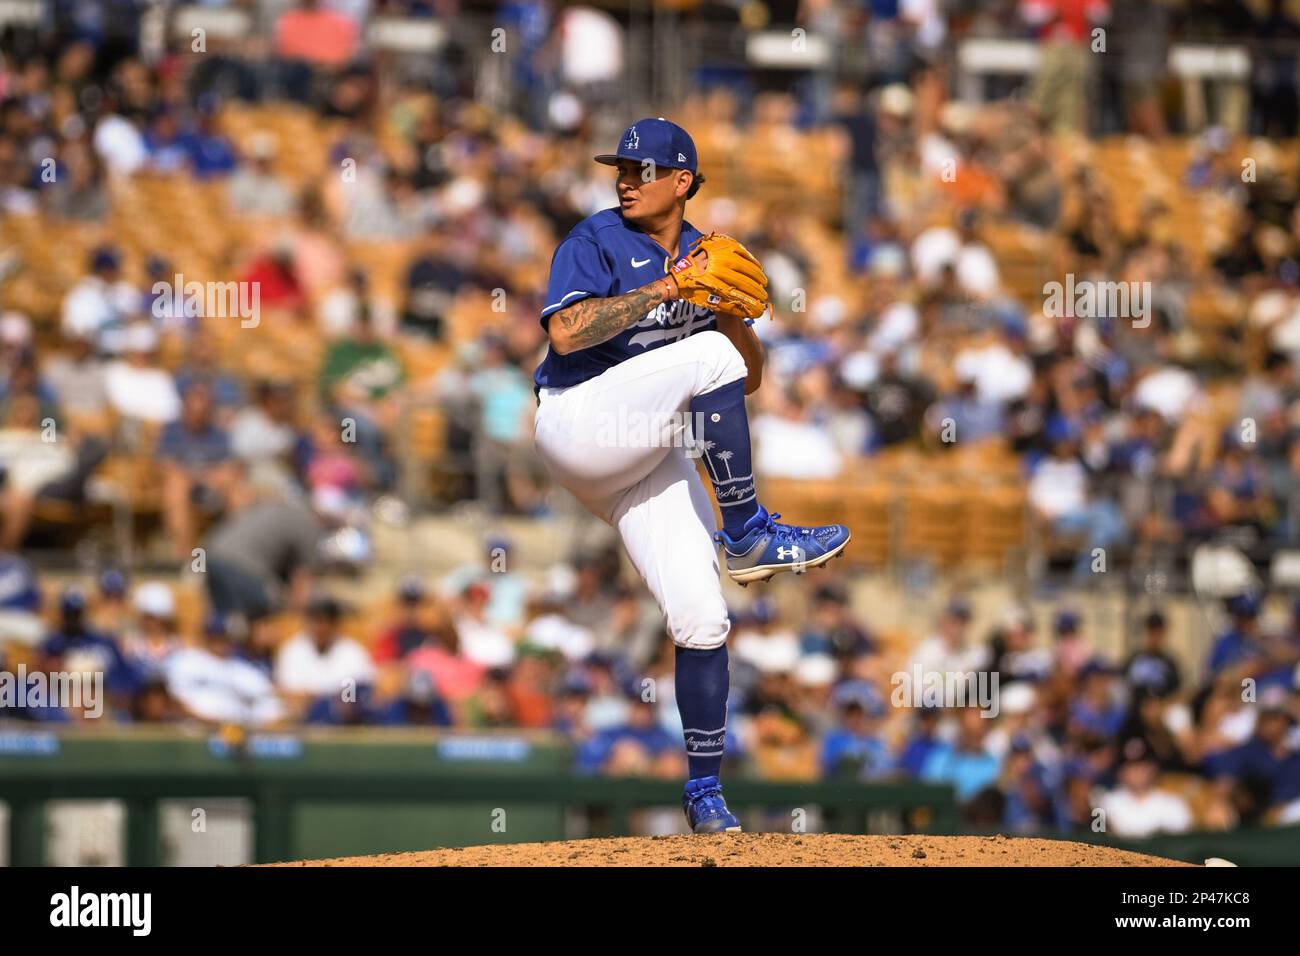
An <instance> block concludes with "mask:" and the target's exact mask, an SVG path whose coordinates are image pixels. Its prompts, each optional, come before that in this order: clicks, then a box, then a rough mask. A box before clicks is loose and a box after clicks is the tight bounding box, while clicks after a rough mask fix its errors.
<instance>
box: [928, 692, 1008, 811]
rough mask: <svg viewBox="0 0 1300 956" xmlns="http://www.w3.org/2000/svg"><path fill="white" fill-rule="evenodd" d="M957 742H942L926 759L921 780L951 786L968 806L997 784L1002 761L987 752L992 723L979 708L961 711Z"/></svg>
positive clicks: (958, 799)
mask: <svg viewBox="0 0 1300 956" xmlns="http://www.w3.org/2000/svg"><path fill="white" fill-rule="evenodd" d="M960 720H961V728H960V731H959V733H958V735H957V741H956V743H946V742H945V743H941V744H939V745H938V746H937V747H935V748H934V750H933V751H931V753H930V755H929V756H928V757H927V758H926V761H925V766H924V767H922V768H921V779H922V780H925V781H926V782H928V783H947V784H951V785H952V787H953V789H954V791H955V792H956V795H957V801H958V802H959V803H967V802H969V801H970V800H972V799H974V798H975V797H976V796H977V795H978V794H979V793H981V792H982V791H984V790H985V789H986V788H988V787H991V786H993V785H994V784H996V783H997V780H998V774H999V773H1000V772H1001V769H1002V762H1001V761H1000V760H999V759H998V758H997V757H996V756H994V755H993V754H991V753H989V752H988V751H987V750H985V749H984V738H985V736H986V735H987V734H988V727H989V724H991V723H992V721H991V720H990V719H988V718H986V717H984V716H983V715H982V713H981V711H980V710H979V709H978V708H976V707H967V708H965V709H964V710H962V712H961V718H960Z"/></svg>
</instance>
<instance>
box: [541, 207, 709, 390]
mask: <svg viewBox="0 0 1300 956" xmlns="http://www.w3.org/2000/svg"><path fill="white" fill-rule="evenodd" d="M698 238H700V231H699V230H698V229H696V228H695V227H694V226H692V225H691V224H690V223H689V222H683V223H682V236H681V240H680V242H679V244H678V248H679V250H680V252H679V256H680V255H684V254H685V253H686V251H687V250H688V249H690V247H691V246H692V245H693V244H694V243H695V240H696V239H698ZM671 265H672V260H671V259H670V257H669V255H668V251H667V250H666V249H664V247H663V246H661V245H659V243H657V242H655V241H654V240H653V239H651V238H650V237H649V236H648V235H646V234H645V233H644V232H642V231H641V230H640V229H637V228H636V227H635V226H633V225H632V224H631V223H629V222H626V221H625V220H624V219H623V216H622V214H621V213H620V212H619V211H618V210H617V209H603V210H601V211H600V212H598V213H596V214H595V215H594V216H588V217H587V218H586V219H584V220H583V221H582V222H580V223H578V224H577V225H576V226H574V227H573V230H572V231H571V232H570V233H569V234H568V235H567V236H566V237H565V239H564V241H563V242H561V243H560V245H559V247H558V248H557V249H556V250H555V256H554V257H553V258H552V259H551V279H550V283H549V284H548V285H547V290H546V305H545V306H544V307H543V309H542V327H543V328H545V327H546V324H547V322H548V321H549V320H550V317H551V316H552V315H554V314H555V313H556V312H558V311H560V310H561V309H564V308H567V307H568V306H571V305H573V303H575V302H581V301H582V300H583V299H608V298H610V297H611V296H616V295H622V294H623V293H625V292H631V291H632V290H634V289H639V288H641V287H642V286H643V285H646V284H647V283H649V282H651V281H653V280H654V279H657V278H659V277H660V276H663V275H666V274H667V272H668V269H669V267H670V266H671ZM716 327H717V325H716V323H715V322H714V316H713V310H712V309H706V308H704V307H702V306H698V305H693V304H692V303H690V302H687V301H685V300H684V299H674V300H672V301H671V302H662V303H660V304H659V305H657V306H656V307H655V308H653V309H651V310H650V311H649V312H648V313H646V316H645V318H643V319H641V320H640V321H639V322H637V323H636V324H635V325H632V326H631V327H629V328H626V329H624V330H623V331H622V332H620V333H619V334H618V335H616V336H614V337H613V338H612V339H610V340H609V341H607V342H601V343H600V344H599V345H593V346H591V347H590V348H585V349H579V350H578V351H576V352H570V353H569V354H568V355H558V354H557V353H556V352H555V350H554V349H551V348H548V349H547V350H546V358H545V359H543V360H542V364H541V365H539V366H538V367H537V372H536V374H535V375H534V376H533V379H534V381H535V382H536V383H537V385H538V386H539V387H542V388H564V387H567V386H570V385H579V384H581V383H582V382H585V381H587V379H589V378H594V377H596V376H597V375H599V374H600V373H601V372H603V371H605V369H607V368H611V367H613V366H615V365H617V364H618V363H619V362H622V361H624V360H626V359H629V358H632V356H634V355H640V354H641V353H643V352H645V351H647V350H649V349H657V348H659V347H660V346H663V345H667V344H668V343H670V342H676V341H678V340H679V339H683V338H685V337H686V336H688V335H693V334H694V333H696V332H700V331H703V330H706V329H713V328H716Z"/></svg>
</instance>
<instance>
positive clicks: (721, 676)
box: [675, 644, 731, 780]
mask: <svg viewBox="0 0 1300 956" xmlns="http://www.w3.org/2000/svg"><path fill="white" fill-rule="evenodd" d="M730 682H731V675H730V674H729V673H728V672H727V645H725V644H723V645H722V646H721V647H715V648H712V649H710V650H696V649H694V648H689V647H679V648H677V676H676V678H675V686H676V693H677V711H678V713H680V714H681V715H682V728H683V736H684V737H685V738H686V762H687V763H688V764H689V766H690V773H691V779H692V780H698V779H700V777H716V776H717V775H718V771H719V770H721V769H722V743H723V740H724V739H725V737H726V725H727V689H728V687H729V686H730Z"/></svg>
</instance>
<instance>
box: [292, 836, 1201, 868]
mask: <svg viewBox="0 0 1300 956" xmlns="http://www.w3.org/2000/svg"><path fill="white" fill-rule="evenodd" d="M278 865H280V866H656V867H658V866H1189V865H1190V864H1187V863H1182V862H1179V861H1178V860H1167V859H1164V858H1162V857H1158V856H1147V855H1146V854H1143V853H1131V852H1129V851H1128V850H1117V849H1114V848H1113V847H1107V846H1090V845H1089V844H1086V843H1070V842H1067V841H1065V840H1038V839H1030V838H1021V837H1004V836H992V837H973V836H851V835H847V834H837V833H806V834H789V833H732V834H719V835H716V836H668V837H622V838H619V839H612V840H568V841H564V842H558V843H507V844H500V845H496V846H470V847H465V848H464V849H449V850H423V851H417V852H414V853H381V854H378V855H377V856H350V857H341V858H339V859H335V860H303V861H298V862H293V863H282V864H278Z"/></svg>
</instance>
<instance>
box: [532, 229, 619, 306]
mask: <svg viewBox="0 0 1300 956" xmlns="http://www.w3.org/2000/svg"><path fill="white" fill-rule="evenodd" d="M613 283H614V275H613V273H612V272H611V271H610V268H609V264H608V263H607V262H606V261H605V257H604V256H603V255H602V254H601V250H600V247H599V246H597V245H596V244H595V243H594V242H592V241H591V240H590V239H588V238H586V237H585V236H569V238H567V239H565V240H564V241H563V242H562V243H560V246H559V248H558V249H556V250H555V256H554V258H552V259H551V279H550V282H549V283H548V284H547V287H546V303H545V305H543V306H542V316H541V321H542V327H543V328H545V327H546V323H547V320H548V319H550V317H551V316H552V315H553V314H554V313H556V312H558V311H560V309H563V308H565V307H567V306H570V305H573V303H575V302H581V301H582V300H583V299H590V298H593V297H596V298H603V297H604V296H606V295H607V294H608V292H609V289H610V287H611V286H612V285H613Z"/></svg>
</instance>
